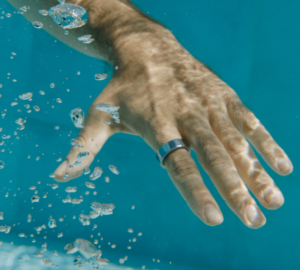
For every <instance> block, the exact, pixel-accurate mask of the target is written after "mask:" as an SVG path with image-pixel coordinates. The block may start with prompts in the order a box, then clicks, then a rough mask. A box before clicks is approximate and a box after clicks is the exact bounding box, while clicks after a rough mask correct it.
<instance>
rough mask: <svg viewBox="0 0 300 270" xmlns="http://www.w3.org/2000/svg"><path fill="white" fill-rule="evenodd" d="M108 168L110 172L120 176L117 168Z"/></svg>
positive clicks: (111, 166)
mask: <svg viewBox="0 0 300 270" xmlns="http://www.w3.org/2000/svg"><path fill="white" fill-rule="evenodd" d="M108 168H109V169H110V171H111V172H112V173H114V174H120V172H119V170H118V168H117V167H116V166H114V165H109V166H108Z"/></svg>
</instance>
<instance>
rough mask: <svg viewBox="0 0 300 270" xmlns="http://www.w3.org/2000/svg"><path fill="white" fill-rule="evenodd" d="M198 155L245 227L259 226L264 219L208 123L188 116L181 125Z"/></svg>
mask: <svg viewBox="0 0 300 270" xmlns="http://www.w3.org/2000/svg"><path fill="white" fill-rule="evenodd" d="M185 129H186V132H187V134H188V139H189V141H190V143H191V146H192V147H193V149H195V151H196V153H197V156H198V159H199V161H200V163H201V165H202V167H203V168H204V170H205V171H206V172H207V173H208V174H209V176H210V178H211V180H212V181H213V183H214V185H215V186H216V188H217V189H218V191H219V193H220V194H221V196H222V197H223V199H224V200H225V201H226V203H227V204H228V206H229V207H230V208H231V210H232V211H233V212H234V213H235V214H236V215H237V216H238V217H239V218H240V219H241V221H242V222H243V223H244V224H245V225H246V226H248V227H249V228H259V227H261V226H263V225H264V224H265V222H266V219H265V217H264V215H263V213H262V212H261V210H260V209H259V207H258V206H257V204H256V202H255V200H254V199H253V198H252V197H251V195H250V194H249V192H248V189H247V188H246V186H245V184H244V182H243V181H242V179H241V177H240V175H239V173H238V171H237V169H236V167H235V164H234V163H233V161H232V159H231V157H230V155H229V154H228V152H227V151H226V149H225V148H224V146H223V144H222V143H221V142H220V140H219V139H218V138H217V137H216V135H215V134H214V132H213V131H212V130H211V127H210V125H209V123H206V122H200V120H197V119H196V120H194V119H191V120H190V121H188V122H187V123H186V125H185Z"/></svg>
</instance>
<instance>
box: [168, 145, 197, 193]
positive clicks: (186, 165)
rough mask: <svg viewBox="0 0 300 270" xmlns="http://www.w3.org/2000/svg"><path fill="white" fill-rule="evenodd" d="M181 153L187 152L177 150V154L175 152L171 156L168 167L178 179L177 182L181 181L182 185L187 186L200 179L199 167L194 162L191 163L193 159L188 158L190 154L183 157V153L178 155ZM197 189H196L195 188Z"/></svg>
mask: <svg viewBox="0 0 300 270" xmlns="http://www.w3.org/2000/svg"><path fill="white" fill-rule="evenodd" d="M179 151H181V152H182V154H183V151H185V152H186V150H184V149H181V150H180V149H179V150H177V151H176V152H177V153H176V154H175V152H174V153H173V155H172V153H171V154H170V157H169V159H168V160H166V161H168V167H169V170H170V172H171V174H173V175H174V176H175V178H176V180H177V181H179V182H180V183H181V184H186V183H188V182H191V180H192V179H196V177H198V173H197V167H196V165H195V164H193V162H191V157H188V153H185V155H182V154H181V153H178V152H179ZM193 188H196V187H193Z"/></svg>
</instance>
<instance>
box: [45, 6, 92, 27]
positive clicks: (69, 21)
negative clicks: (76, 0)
mask: <svg viewBox="0 0 300 270" xmlns="http://www.w3.org/2000/svg"><path fill="white" fill-rule="evenodd" d="M49 16H51V18H52V19H53V20H54V21H55V23H56V24H58V26H60V27H62V28H63V29H72V28H77V27H81V26H83V25H85V24H86V23H87V21H88V16H87V12H86V10H85V9H84V8H83V7H81V6H79V5H76V4H63V5H56V6H54V7H51V8H50V9H49Z"/></svg>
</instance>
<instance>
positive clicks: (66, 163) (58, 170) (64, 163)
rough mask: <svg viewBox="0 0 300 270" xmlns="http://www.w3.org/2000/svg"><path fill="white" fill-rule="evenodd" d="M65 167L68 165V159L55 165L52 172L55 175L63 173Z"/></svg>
mask: <svg viewBox="0 0 300 270" xmlns="http://www.w3.org/2000/svg"><path fill="white" fill-rule="evenodd" d="M67 167H68V161H67V160H65V161H64V162H63V163H61V164H60V165H59V166H58V167H57V169H56V170H55V172H54V174H56V175H58V174H63V173H64V172H65V171H66V169H67Z"/></svg>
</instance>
